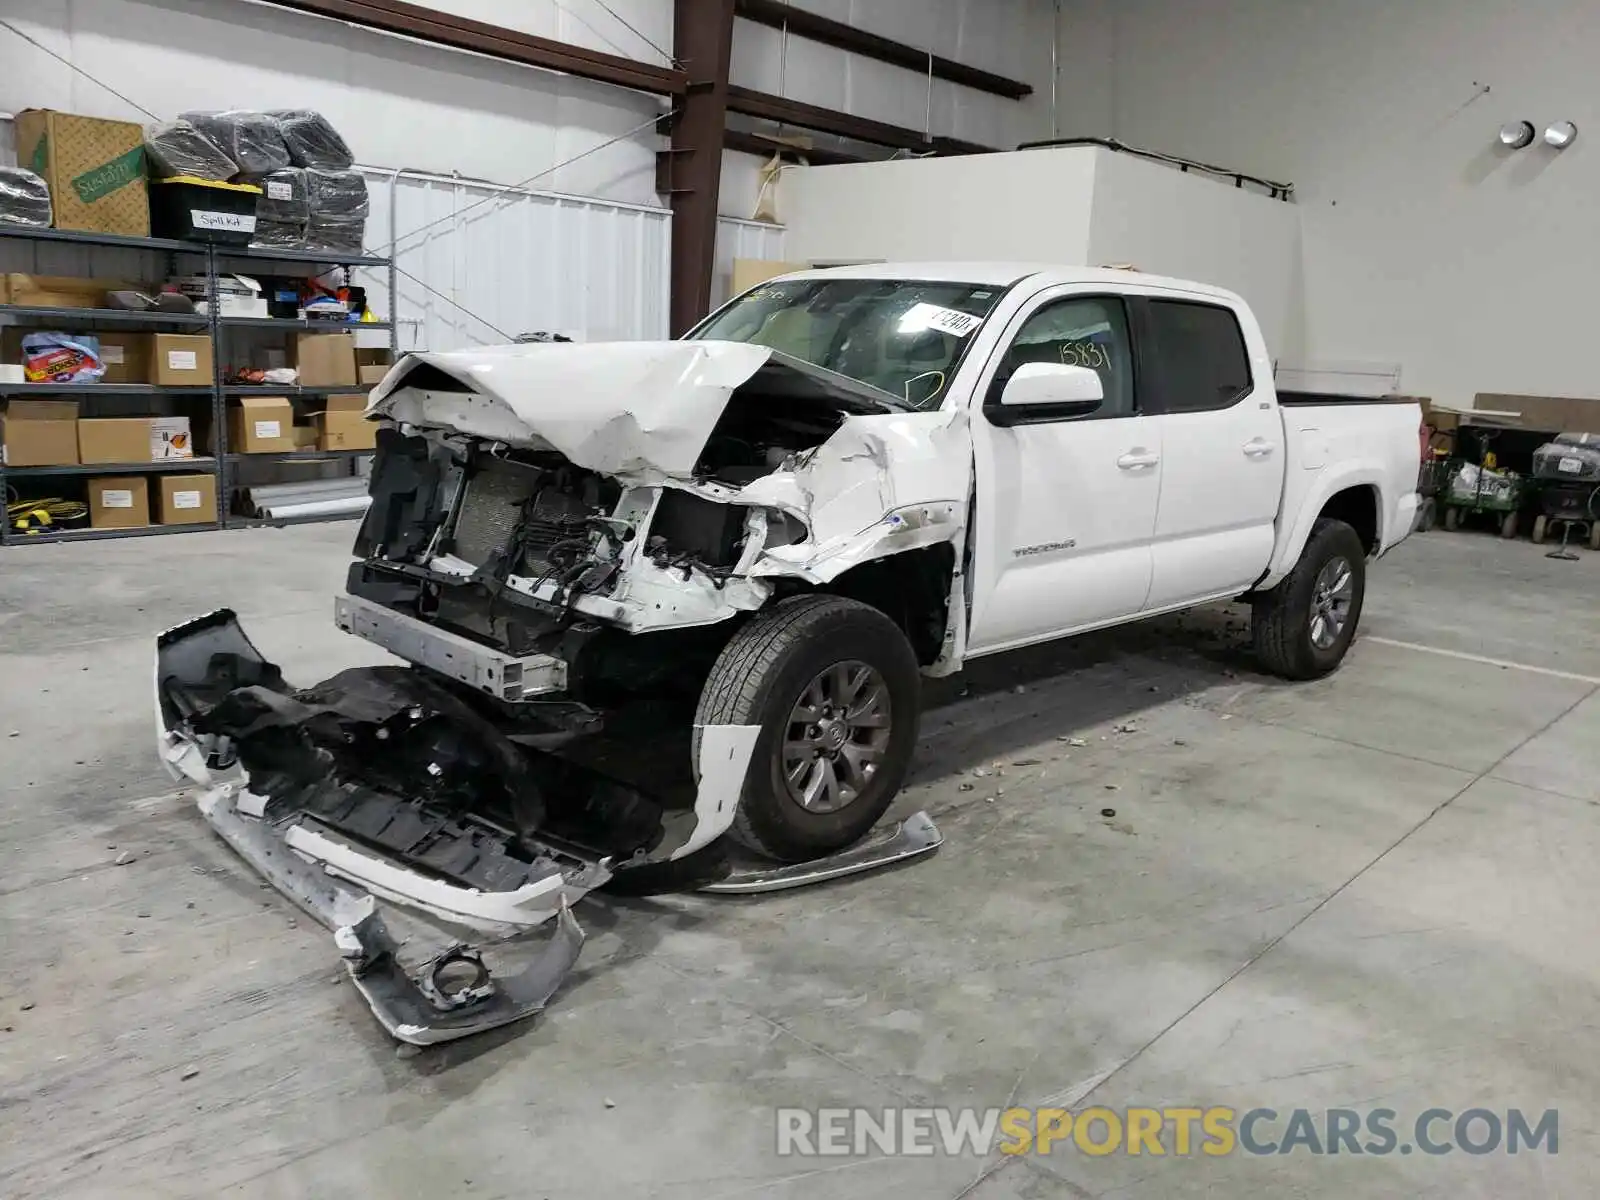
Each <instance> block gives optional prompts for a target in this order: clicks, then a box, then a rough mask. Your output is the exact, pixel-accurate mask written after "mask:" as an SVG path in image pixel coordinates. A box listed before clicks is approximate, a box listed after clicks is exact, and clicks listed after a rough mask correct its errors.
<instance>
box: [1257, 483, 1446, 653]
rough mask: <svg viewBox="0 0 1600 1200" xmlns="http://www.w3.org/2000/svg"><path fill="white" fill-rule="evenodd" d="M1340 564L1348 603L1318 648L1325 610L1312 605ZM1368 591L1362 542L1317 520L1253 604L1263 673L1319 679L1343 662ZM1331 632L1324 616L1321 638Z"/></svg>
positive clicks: (1339, 526) (1341, 527)
mask: <svg viewBox="0 0 1600 1200" xmlns="http://www.w3.org/2000/svg"><path fill="white" fill-rule="evenodd" d="M1450 511H1452V512H1453V511H1454V510H1453V509H1452V510H1450ZM1340 559H1342V560H1343V561H1344V563H1345V564H1346V566H1347V567H1348V568H1349V573H1350V579H1349V598H1348V602H1347V604H1346V606H1345V607H1344V608H1343V609H1342V621H1341V622H1340V623H1339V624H1338V628H1337V632H1336V633H1335V634H1334V635H1333V636H1332V637H1331V639H1329V640H1327V641H1326V642H1319V640H1318V637H1317V633H1316V631H1317V627H1316V626H1315V619H1316V617H1317V616H1318V615H1319V614H1320V613H1325V611H1326V610H1325V609H1323V608H1322V607H1321V606H1320V605H1317V604H1315V603H1314V602H1315V601H1317V598H1318V595H1317V594H1318V589H1319V587H1320V586H1321V585H1322V584H1323V583H1325V582H1328V581H1329V577H1328V576H1327V575H1325V572H1334V568H1332V566H1331V564H1333V563H1335V562H1337V561H1338V560H1340ZM1334 573H1335V574H1336V572H1334ZM1366 590H1367V551H1366V548H1365V547H1364V546H1363V545H1362V544H1361V538H1360V536H1359V535H1358V534H1357V533H1356V531H1355V530H1354V529H1352V528H1350V526H1348V525H1346V524H1345V523H1344V522H1343V521H1335V520H1332V519H1330V518H1327V517H1319V518H1318V519H1317V523H1316V524H1315V525H1313V526H1312V527H1311V536H1310V537H1309V538H1308V539H1307V540H1306V545H1305V549H1304V550H1302V551H1301V552H1300V561H1299V562H1297V563H1295V565H1294V569H1293V570H1291V571H1290V572H1289V574H1288V575H1287V576H1286V577H1285V578H1284V579H1283V580H1282V582H1280V583H1279V584H1278V586H1277V587H1275V588H1273V589H1272V590H1271V591H1270V592H1264V593H1262V594H1261V595H1259V596H1257V597H1256V598H1255V600H1254V602H1253V604H1252V607H1251V613H1250V630H1251V635H1252V638H1253V640H1254V643H1255V651H1256V657H1257V658H1258V659H1260V661H1261V664H1262V665H1263V666H1264V667H1266V668H1267V670H1269V671H1271V672H1272V673H1273V674H1274V675H1281V676H1282V677H1283V678H1285V679H1320V678H1321V677H1322V676H1324V675H1326V674H1328V673H1329V672H1330V671H1332V670H1333V669H1334V668H1335V667H1337V666H1338V665H1339V664H1340V663H1341V662H1342V661H1344V656H1345V652H1346V651H1347V650H1349V649H1350V643H1351V641H1352V640H1353V639H1354V638H1355V633H1356V626H1357V625H1358V624H1359V623H1360V621H1361V605H1362V602H1363V600H1364V599H1365V598H1366ZM1329 629H1330V626H1329V624H1328V618H1327V617H1326V616H1324V624H1323V625H1322V626H1321V627H1320V630H1321V634H1322V636H1324V637H1326V636H1327V634H1328V632H1329Z"/></svg>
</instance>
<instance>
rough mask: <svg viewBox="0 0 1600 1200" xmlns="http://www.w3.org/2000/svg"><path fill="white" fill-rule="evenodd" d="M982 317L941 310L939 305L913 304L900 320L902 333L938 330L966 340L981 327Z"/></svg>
mask: <svg viewBox="0 0 1600 1200" xmlns="http://www.w3.org/2000/svg"><path fill="white" fill-rule="evenodd" d="M982 324H983V318H982V317H975V316H973V315H972V314H971V313H964V312H958V311H957V310H956V309H953V308H940V307H939V306H938V305H937V304H913V305H912V306H911V307H910V308H908V309H906V315H905V316H903V317H901V318H900V332H901V333H916V332H918V331H920V330H923V329H936V330H938V331H939V332H940V333H948V334H950V335H951V336H952V337H959V338H964V337H966V336H967V335H968V334H970V333H971V332H972V331H973V330H974V329H976V328H977V327H978V326H979V325H982Z"/></svg>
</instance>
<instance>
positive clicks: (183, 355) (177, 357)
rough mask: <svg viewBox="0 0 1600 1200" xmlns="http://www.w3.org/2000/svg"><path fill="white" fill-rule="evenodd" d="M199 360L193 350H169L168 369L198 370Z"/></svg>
mask: <svg viewBox="0 0 1600 1200" xmlns="http://www.w3.org/2000/svg"><path fill="white" fill-rule="evenodd" d="M199 369H200V363H199V360H198V359H196V358H195V353H194V351H193V350H168V351H167V370H169V371H198V370H199Z"/></svg>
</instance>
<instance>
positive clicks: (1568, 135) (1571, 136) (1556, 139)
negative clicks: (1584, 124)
mask: <svg viewBox="0 0 1600 1200" xmlns="http://www.w3.org/2000/svg"><path fill="white" fill-rule="evenodd" d="M1577 140H1578V127H1577V126H1576V125H1574V124H1573V123H1572V122H1571V121H1557V122H1556V123H1555V124H1554V125H1552V126H1550V128H1549V129H1546V130H1545V131H1544V144H1545V145H1546V146H1553V147H1555V148H1556V149H1557V150H1565V149H1566V148H1567V147H1568V146H1570V145H1572V143H1573V142H1575V141H1577Z"/></svg>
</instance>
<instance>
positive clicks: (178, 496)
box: [172, 492, 200, 508]
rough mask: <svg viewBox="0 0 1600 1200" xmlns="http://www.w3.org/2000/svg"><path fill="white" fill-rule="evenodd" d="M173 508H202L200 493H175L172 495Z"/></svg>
mask: <svg viewBox="0 0 1600 1200" xmlns="http://www.w3.org/2000/svg"><path fill="white" fill-rule="evenodd" d="M172 507H173V508H199V507H200V493H199V492H173V493H172Z"/></svg>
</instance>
